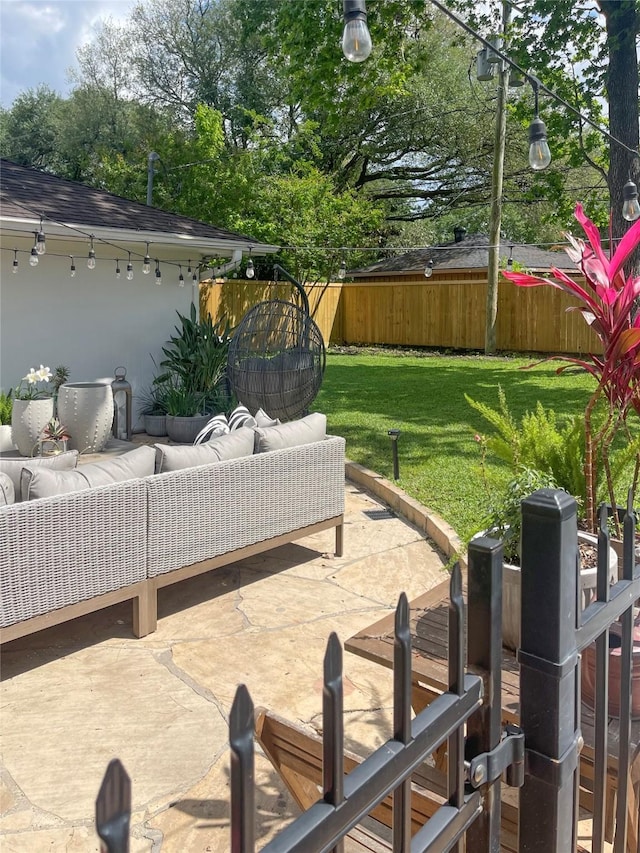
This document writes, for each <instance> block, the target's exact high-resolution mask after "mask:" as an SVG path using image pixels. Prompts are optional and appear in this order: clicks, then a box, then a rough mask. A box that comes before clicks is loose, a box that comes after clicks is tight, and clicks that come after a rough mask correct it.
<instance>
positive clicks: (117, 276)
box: [116, 258, 121, 278]
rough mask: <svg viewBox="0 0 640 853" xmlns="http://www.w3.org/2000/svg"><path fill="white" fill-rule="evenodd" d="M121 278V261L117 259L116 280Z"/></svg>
mask: <svg viewBox="0 0 640 853" xmlns="http://www.w3.org/2000/svg"><path fill="white" fill-rule="evenodd" d="M120 277H121V276H120V261H119V260H118V259H117V258H116V278H120Z"/></svg>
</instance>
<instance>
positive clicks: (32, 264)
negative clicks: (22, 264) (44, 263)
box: [29, 246, 40, 267]
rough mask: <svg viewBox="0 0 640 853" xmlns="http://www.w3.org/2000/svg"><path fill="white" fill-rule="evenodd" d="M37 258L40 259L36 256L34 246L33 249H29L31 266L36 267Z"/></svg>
mask: <svg viewBox="0 0 640 853" xmlns="http://www.w3.org/2000/svg"><path fill="white" fill-rule="evenodd" d="M39 260H40V258H39V257H38V253H37V251H36V247H35V246H34V247H33V249H32V250H31V257H30V258H29V263H30V264H31V266H32V267H37V266H38V261H39Z"/></svg>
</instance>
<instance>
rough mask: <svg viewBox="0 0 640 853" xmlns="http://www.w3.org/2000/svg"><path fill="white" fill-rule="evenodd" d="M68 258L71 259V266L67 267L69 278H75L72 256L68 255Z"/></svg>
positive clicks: (74, 264)
mask: <svg viewBox="0 0 640 853" xmlns="http://www.w3.org/2000/svg"><path fill="white" fill-rule="evenodd" d="M69 257H70V258H71V266H70V267H69V276H70V277H71V278H75V277H76V262H75V259H74V257H73V255H69Z"/></svg>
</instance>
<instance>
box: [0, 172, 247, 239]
mask: <svg viewBox="0 0 640 853" xmlns="http://www.w3.org/2000/svg"><path fill="white" fill-rule="evenodd" d="M0 201H1V204H2V215H3V216H4V217H16V218H19V219H32V218H33V219H36V220H37V219H38V218H39V217H40V216H42V217H43V218H44V219H49V220H51V221H53V222H60V223H65V224H74V225H83V226H88V227H94V228H99V227H103V228H123V229H126V230H128V231H132V230H133V231H141V232H143V231H157V232H166V233H167V234H176V233H179V234H186V235H189V236H192V237H204V238H209V239H213V240H216V239H217V240H228V241H233V240H241V241H243V242H247V241H249V242H251V238H250V237H246V236H244V235H242V234H235V233H233V232H232V231H226V230H225V229H224V228H216V227H215V226H213V225H207V224H206V223H204V222H199V221H198V220H197V219H190V218H189V217H187V216H179V215H177V214H174V213H167V212H166V211H164V210H159V209H158V208H156V207H148V206H147V205H146V204H140V203H139V202H137V201H131V200H129V199H126V198H122V197H121V196H118V195H114V194H113V193H109V192H105V191H104V190H97V189H94V188H93V187H87V186H85V185H84V184H79V183H77V182H75V181H67V180H64V179H63V178H57V177H56V176H55V175H51V174H49V173H47V172H40V171H38V170H37V169H30V168H27V167H26V166H19V165H18V164H17V163H12V162H11V161H10V160H0ZM252 242H253V243H254V245H255V244H257V243H258V241H256V240H253V241H252Z"/></svg>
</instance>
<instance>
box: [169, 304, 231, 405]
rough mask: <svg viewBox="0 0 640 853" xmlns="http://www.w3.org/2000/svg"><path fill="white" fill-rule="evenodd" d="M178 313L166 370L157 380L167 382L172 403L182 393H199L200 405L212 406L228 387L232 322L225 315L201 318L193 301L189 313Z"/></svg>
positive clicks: (192, 397)
mask: <svg viewBox="0 0 640 853" xmlns="http://www.w3.org/2000/svg"><path fill="white" fill-rule="evenodd" d="M177 313H178V317H179V319H180V324H179V325H178V326H176V327H175V330H176V334H175V335H172V336H171V337H170V338H169V341H168V342H167V344H166V346H164V347H162V352H163V354H164V358H163V359H162V361H161V362H160V367H162V368H164V372H163V373H161V374H159V375H158V376H156V378H155V379H154V383H153V384H154V386H162V385H166V386H167V387H168V388H169V389H170V398H171V400H172V403H174V402H175V401H176V398H177V396H178V395H179V394H180V393H182V394H183V395H184V396H185V398H186V399H187V400H190V401H191V402H193V400H194V399H195V397H197V398H198V400H199V403H198V407H199V409H201V408H202V406H203V401H204V405H205V408H207V409H208V410H212V407H213V406H214V405H216V404H217V401H218V400H219V399H220V398H221V397H223V396H224V395H225V391H226V371H227V357H228V353H229V343H230V341H231V337H230V331H231V330H230V326H229V323H228V322H227V320H226V318H224V317H223V318H221V319H220V320H219V321H217V322H216V323H214V322H213V321H212V320H211V318H210V317H208V316H207V317H205V318H201V319H200V320H198V318H197V312H196V307H195V305H193V304H192V305H191V312H190V316H189V317H185V316H183V315H182V314H180V312H177ZM167 411H168V413H169V414H171V411H170V410H169V409H167Z"/></svg>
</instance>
